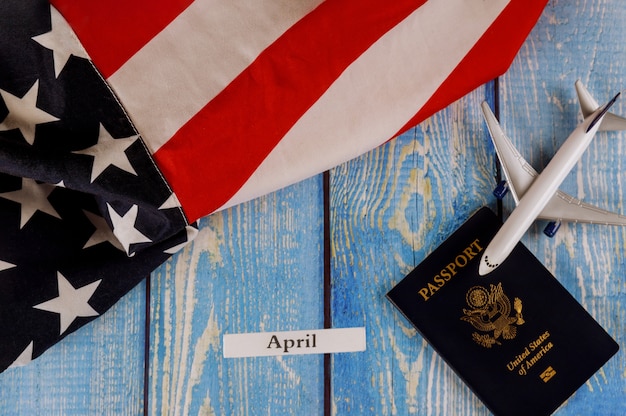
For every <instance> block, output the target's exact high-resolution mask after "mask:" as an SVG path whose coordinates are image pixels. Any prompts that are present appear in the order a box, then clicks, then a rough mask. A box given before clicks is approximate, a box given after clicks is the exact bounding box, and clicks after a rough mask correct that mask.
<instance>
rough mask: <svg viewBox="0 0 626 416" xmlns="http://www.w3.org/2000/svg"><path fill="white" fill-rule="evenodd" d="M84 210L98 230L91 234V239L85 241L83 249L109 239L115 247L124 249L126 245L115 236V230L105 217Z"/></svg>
mask: <svg viewBox="0 0 626 416" xmlns="http://www.w3.org/2000/svg"><path fill="white" fill-rule="evenodd" d="M83 212H84V213H85V216H87V218H88V219H89V221H91V223H92V224H93V226H94V227H96V230H95V231H94V233H93V234H92V235H91V237H90V238H89V240H88V241H87V242H86V243H85V245H84V246H83V249H85V248H89V247H92V246H95V245H97V244H100V243H104V242H107V241H108V242H109V243H111V245H113V246H114V247H115V248H117V249H119V250H120V251H124V247H123V246H122V245H121V244H120V242H119V240H118V239H117V237H115V234H113V231H112V230H111V228H110V227H109V224H107V222H106V220H105V219H104V218H102V217H101V216H99V215H96V214H92V213H91V212H89V211H83Z"/></svg>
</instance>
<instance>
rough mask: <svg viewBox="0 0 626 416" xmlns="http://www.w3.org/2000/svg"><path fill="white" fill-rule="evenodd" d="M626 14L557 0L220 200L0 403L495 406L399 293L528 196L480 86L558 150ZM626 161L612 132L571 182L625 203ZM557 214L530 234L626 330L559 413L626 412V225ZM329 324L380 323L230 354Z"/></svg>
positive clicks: (24, 371)
mask: <svg viewBox="0 0 626 416" xmlns="http://www.w3.org/2000/svg"><path fill="white" fill-rule="evenodd" d="M625 22H626V4H624V2H623V1H622V0H586V1H576V2H573V1H565V0H552V1H551V2H550V3H549V5H548V7H547V8H546V10H545V12H544V13H543V15H542V17H541V19H540V21H539V23H538V25H537V26H536V28H535V29H534V30H533V32H532V33H531V35H530V37H529V38H528V40H527V41H526V43H525V44H524V45H523V47H522V49H521V51H520V53H519V55H518V57H517V58H516V60H515V62H514V63H513V65H512V67H511V68H510V70H509V71H508V72H507V73H506V74H505V75H504V76H503V77H501V78H500V79H499V80H498V81H497V82H493V83H490V84H488V85H485V86H483V87H481V88H479V89H478V90H476V91H474V92H473V93H471V94H470V95H468V96H467V97H465V98H463V99H462V100H460V101H458V102H456V103H454V104H453V105H451V106H450V107H448V108H447V109H446V110H444V111H442V112H440V113H438V114H436V115H435V116H433V117H432V118H430V119H429V120H427V121H425V122H423V123H422V124H421V125H419V126H418V127H416V128H414V129H412V130H410V131H409V132H407V133H406V134H403V135H402V136H401V137H398V138H397V139H395V140H393V141H391V142H389V143H388V144H386V145H385V146H383V147H381V148H379V149H376V150H374V151H372V152H370V153H368V154H366V155H364V156H362V157H360V158H358V159H356V160H353V161H351V162H349V163H346V164H344V165H341V166H338V167H337V168H335V169H333V170H332V171H330V172H328V173H327V175H326V176H324V175H320V176H318V177H314V178H311V179H309V180H306V181H304V182H302V183H299V184H297V185H294V186H292V187H290V188H287V189H284V190H282V191H279V192H276V193H274V194H271V195H268V196H266V197H263V198H260V199H257V200H254V201H252V202H249V203H246V204H243V205H239V206H236V207H234V208H232V209H229V210H228V211H225V212H222V213H218V214H215V215H212V216H210V217H208V218H205V219H203V220H202V221H201V222H200V225H201V229H200V234H199V236H198V237H197V239H196V240H195V242H194V243H193V244H191V245H190V246H188V247H187V248H186V249H185V250H184V251H182V252H181V253H179V254H178V255H177V256H176V257H174V258H173V259H172V260H171V261H169V262H168V263H166V264H165V265H163V266H162V267H160V268H159V269H158V270H156V271H155V272H154V273H153V274H152V276H151V277H150V279H149V280H148V281H147V282H146V283H145V284H142V285H140V286H139V287H137V288H136V289H135V290H133V291H132V292H131V293H130V294H129V295H128V296H126V297H125V298H124V299H123V300H122V301H121V302H119V303H118V304H117V305H116V306H115V307H114V308H113V309H112V310H111V311H109V312H108V313H106V314H105V315H104V316H102V317H101V318H100V319H98V320H96V321H95V322H94V323H93V324H91V325H88V326H87V327H85V328H83V329H81V330H79V331H78V332H76V333H74V334H72V335H71V336H69V337H68V338H67V339H65V340H64V341H63V342H61V343H60V344H59V345H57V346H55V347H54V348H52V349H51V350H50V351H49V352H47V353H46V354H44V356H42V357H41V358H39V359H38V360H36V361H35V362H33V363H32V364H30V365H28V366H26V367H24V368H17V369H11V370H8V371H6V372H5V373H3V374H1V375H0V414H2V415H13V414H15V415H36V414H41V415H97V414H106V415H140V414H149V415H188V414H191V415H195V414H201V415H212V414H218V415H222V414H224V415H259V414H267V415H283V414H286V415H322V414H337V415H347V414H359V415H360V414H364V415H406V414H417V415H485V414H489V412H488V411H487V410H486V408H485V407H484V406H483V405H482V404H481V402H480V401H479V400H478V399H477V398H476V397H475V396H474V395H473V394H472V393H471V391H470V390H469V389H468V388H467V387H466V386H465V385H464V384H463V383H462V382H461V381H460V379H459V378H458V377H457V376H456V375H455V374H454V373H453V371H452V370H451V369H450V368H449V367H448V366H447V365H446V364H445V363H444V362H443V360H442V359H441V358H440V357H439V356H438V355H437V354H436V353H435V352H434V351H433V349H432V348H431V347H430V346H429V345H428V344H427V343H426V342H425V341H424V340H423V338H422V337H421V336H420V335H419V334H417V333H416V331H415V330H414V329H413V328H412V327H411V326H410V325H409V323H408V322H407V321H406V320H404V318H402V317H401V316H400V315H399V314H398V313H397V312H396V311H395V310H394V308H393V307H392V305H391V304H390V303H389V302H388V301H387V300H386V299H385V298H384V294H385V293H386V292H387V291H388V290H389V289H390V288H391V287H392V286H393V285H394V284H395V283H397V282H398V281H399V280H400V279H402V278H403V276H404V275H405V274H406V273H408V272H409V271H410V270H411V269H412V268H413V267H414V266H415V265H416V264H418V263H419V262H420V261H421V260H422V259H423V258H424V257H425V256H426V255H428V254H429V253H430V252H431V251H432V250H433V249H434V248H435V247H437V246H438V245H439V244H440V243H441V242H442V241H443V240H444V239H445V238H446V237H447V236H448V235H449V234H450V233H451V232H452V231H453V230H454V229H455V228H456V227H458V226H459V225H460V224H461V223H462V222H463V221H464V220H465V219H467V218H468V216H469V215H470V214H471V213H472V212H473V211H475V210H476V209H478V208H479V207H481V206H483V205H488V206H490V207H492V208H493V209H494V210H498V209H501V210H502V212H503V214H504V216H505V217H506V215H507V214H508V213H509V212H510V210H511V208H512V206H511V202H510V201H508V200H507V201H506V202H505V203H504V206H503V207H498V206H497V204H496V201H495V199H494V197H493V196H491V189H492V188H493V187H494V185H495V184H496V175H497V168H496V161H495V156H494V151H493V148H492V146H491V143H490V141H489V139H488V138H487V133H486V129H485V126H484V123H483V121H482V116H481V113H480V109H479V104H480V102H481V101H483V100H487V101H489V102H491V103H494V102H495V101H496V100H497V101H498V102H499V108H500V117H501V121H502V124H503V126H504V129H505V130H506V131H507V133H508V134H509V136H510V137H511V138H512V139H513V140H514V142H515V144H516V145H517V146H518V147H519V149H520V151H521V152H522V153H523V154H524V155H525V156H526V158H527V159H528V160H529V161H530V162H531V163H532V164H533V165H534V166H535V167H536V168H537V169H538V170H541V168H542V167H543V166H545V164H546V163H547V162H548V161H549V159H550V157H551V156H552V155H553V154H554V152H555V150H556V149H557V148H558V146H559V145H560V144H561V143H562V142H563V140H564V139H565V138H566V137H567V135H568V134H569V132H570V130H571V129H573V127H574V126H575V125H576V123H577V121H578V120H579V117H580V116H579V111H578V103H577V100H576V96H575V92H574V88H573V85H574V81H575V80H576V79H581V80H582V81H583V83H585V84H586V85H587V87H588V88H589V90H590V91H591V92H592V94H594V95H595V96H596V98H597V99H598V101H600V102H602V101H605V100H607V99H608V98H610V97H611V96H612V95H614V94H615V93H616V92H617V91H619V90H622V89H624V88H626V23H625ZM615 112H616V113H619V114H626V103H625V102H624V100H623V99H622V100H621V101H619V102H618V103H617V104H616V106H615ZM625 168H626V134H624V133H611V134H610V135H606V134H600V135H598V137H597V138H596V140H595V141H594V142H593V144H592V145H591V147H590V148H589V150H588V151H587V153H586V154H585V155H584V157H583V158H582V159H581V161H580V162H579V163H578V165H577V166H576V167H575V169H574V170H573V171H572V173H571V174H570V175H569V176H568V178H567V180H566V182H565V184H564V185H563V189H564V190H565V191H566V192H568V193H571V194H574V195H575V196H577V197H580V198H583V199H585V201H587V202H589V203H592V204H596V205H600V206H602V207H605V208H607V209H609V210H614V211H618V212H622V213H623V212H626V205H625V204H623V202H622V201H624V200H625V198H626V195H625V192H626V176H625V174H624V173H623V172H624V169H625ZM325 207H327V209H326V210H325ZM543 225H544V224H537V225H536V226H533V228H531V229H530V230H529V232H528V233H527V234H526V236H525V237H524V239H523V242H524V244H526V245H527V247H529V248H530V250H531V251H532V252H533V253H534V254H535V255H536V256H537V257H538V258H539V259H540V260H541V261H542V262H543V263H544V264H545V265H546V266H547V267H548V269H550V270H551V271H552V272H553V273H554V274H555V275H556V276H557V278H558V279H559V281H560V282H561V283H562V284H563V285H564V286H565V287H566V288H567V289H568V290H569V291H570V292H571V293H572V294H573V295H574V296H575V297H576V299H578V301H579V302H581V303H582V304H583V305H584V307H585V308H586V309H587V310H588V311H589V312H590V313H591V314H592V315H593V316H594V317H595V318H596V320H598V322H599V323H600V324H601V325H602V326H603V327H604V328H605V329H606V330H607V331H608V332H609V333H610V334H611V335H612V336H613V337H614V338H615V339H616V340H617V341H618V343H619V344H620V346H621V347H622V350H621V351H620V352H619V353H618V354H617V355H616V356H615V357H614V358H613V359H612V360H611V361H610V362H609V363H608V364H607V365H605V366H604V367H603V368H602V369H601V370H600V371H599V372H598V373H597V374H595V375H594V376H593V377H592V378H591V379H590V380H589V381H588V382H587V383H586V384H585V385H584V386H583V387H581V388H580V389H579V391H578V392H577V393H576V394H575V395H574V396H572V397H571V398H570V399H569V400H568V401H567V402H566V403H565V405H564V406H562V407H561V408H560V409H559V410H558V411H557V414H558V415H560V416H565V415H587V414H602V415H624V414H626V353H625V352H624V349H626V329H625V323H626V294H625V293H626V277H625V276H624V274H625V272H626V264H625V263H624V258H625V254H624V253H625V252H626V228H612V227H604V226H592V225H570V224H568V225H564V226H563V227H562V228H561V230H560V231H559V233H558V234H557V236H556V237H555V238H554V239H547V238H545V237H543V236H542V234H541V229H542V228H543ZM325 325H326V326H332V327H336V328H341V327H350V326H364V327H365V328H366V333H367V350H366V351H365V352H359V353H345V354H335V355H332V356H329V357H327V358H326V359H325V358H324V357H323V356H319V355H306V356H302V355H301V356H290V357H283V358H281V357H279V358H276V357H261V358H242V359H224V358H222V346H221V345H222V336H223V335H224V334H225V333H241V332H257V331H278V330H299V329H313V328H323V327H324V326H325ZM529 400H532V398H529Z"/></svg>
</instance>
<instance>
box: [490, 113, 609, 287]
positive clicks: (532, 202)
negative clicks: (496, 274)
mask: <svg viewBox="0 0 626 416" xmlns="http://www.w3.org/2000/svg"><path fill="white" fill-rule="evenodd" d="M591 118H592V117H589V119H587V120H585V121H584V122H583V123H581V124H579V125H578V127H577V128H576V129H575V130H574V131H573V132H572V134H570V136H569V137H568V138H567V140H566V141H565V143H563V145H562V146H561V147H560V148H559V150H558V151H557V153H556V154H555V155H554V157H553V158H552V160H551V161H550V163H548V165H547V166H546V167H545V169H544V170H543V172H542V173H541V174H540V175H539V176H537V178H536V179H535V180H534V181H533V183H532V184H531V185H530V187H529V188H528V190H527V191H526V193H525V194H524V195H523V197H521V198H520V200H519V204H518V205H517V207H516V208H515V209H514V210H513V212H512V213H511V215H510V216H509V218H508V219H507V220H506V221H505V222H504V224H503V225H502V227H501V228H500V230H499V231H498V232H497V233H496V235H495V236H494V238H493V240H491V242H490V243H489V245H488V246H487V248H486V249H485V252H484V254H483V257H482V259H481V261H480V266H479V271H478V272H479V274H480V275H481V276H483V275H485V274H487V273H489V272H491V271H492V270H494V269H495V268H496V267H498V266H499V265H500V264H501V263H502V262H503V261H504V260H506V258H507V257H508V255H509V254H510V253H511V251H513V248H514V247H515V245H516V244H517V243H518V242H519V240H520V239H521V238H522V236H523V235H524V233H526V231H527V230H528V228H529V227H530V226H531V224H532V223H533V221H535V219H536V218H537V217H538V216H539V214H540V213H541V211H542V210H543V209H544V208H545V206H546V205H547V204H548V202H549V201H550V199H551V198H552V196H553V195H554V193H555V192H556V191H557V190H558V188H559V186H560V185H561V183H562V182H563V180H565V177H566V176H567V175H568V173H569V172H570V170H572V168H573V167H574V166H575V165H576V163H577V162H578V160H579V159H580V157H581V156H582V155H583V153H584V152H585V150H586V149H587V148H588V147H589V145H590V144H591V141H592V140H593V137H594V136H595V134H596V132H597V131H598V127H599V123H598V124H596V125H594V126H593V127H592V128H591V129H589V125H590V123H591ZM587 130H589V131H587Z"/></svg>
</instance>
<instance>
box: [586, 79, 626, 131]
mask: <svg viewBox="0 0 626 416" xmlns="http://www.w3.org/2000/svg"><path fill="white" fill-rule="evenodd" d="M575 86H576V94H577V95H578V102H579V103H580V110H581V111H582V113H583V117H584V118H587V117H589V116H590V115H591V114H593V112H594V111H596V110H597V109H598V108H600V105H598V102H597V101H596V100H595V99H594V98H593V96H592V95H591V94H590V93H589V91H587V88H585V86H584V85H583V83H582V82H580V80H579V81H576V84H575ZM598 130H599V131H614V130H626V118H624V117H620V116H618V115H616V114H613V113H606V114H605V116H604V119H603V120H602V124H600V128H599V129H598Z"/></svg>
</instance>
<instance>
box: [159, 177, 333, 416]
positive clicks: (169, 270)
mask: <svg viewBox="0 0 626 416" xmlns="http://www.w3.org/2000/svg"><path fill="white" fill-rule="evenodd" d="M322 241H323V212H322V188H321V178H320V177H316V178H313V179H310V180H308V181H304V182H302V183H299V184H297V185H295V186H292V187H289V188H287V189H284V190H282V191H279V192H277V193H274V194H271V195H269V196H266V197H263V198H259V199H257V200H255V201H253V202H250V203H246V204H242V205H239V206H237V207H234V208H232V209H229V210H227V211H225V212H222V213H217V214H214V215H212V216H210V217H208V218H205V219H203V220H202V221H201V222H200V234H199V235H198V237H197V238H196V239H195V241H194V242H193V243H192V244H191V245H190V246H188V247H187V248H186V249H185V250H184V251H182V252H181V253H180V254H179V255H177V256H176V257H175V258H174V259H173V260H172V261H171V262H169V263H167V264H166V265H164V266H163V267H161V268H160V269H158V270H157V271H156V272H155V273H154V275H153V278H152V301H151V311H152V313H151V331H150V338H151V349H150V360H149V363H150V373H149V374H150V385H149V386H148V389H149V390H148V393H149V397H150V399H149V406H148V409H149V413H150V414H151V415H175V414H185V415H186V414H237V415H246V414H272V415H274V414H276V415H279V414H320V413H321V410H322V406H323V401H322V397H323V358H322V356H319V355H309V356H291V357H260V358H229V359H224V358H223V356H222V354H223V351H222V338H223V335H224V334H226V333H245V332H261V331H285V330H299V329H303V330H305V329H312V328H322V327H323V299H322V296H323V252H322Z"/></svg>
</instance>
